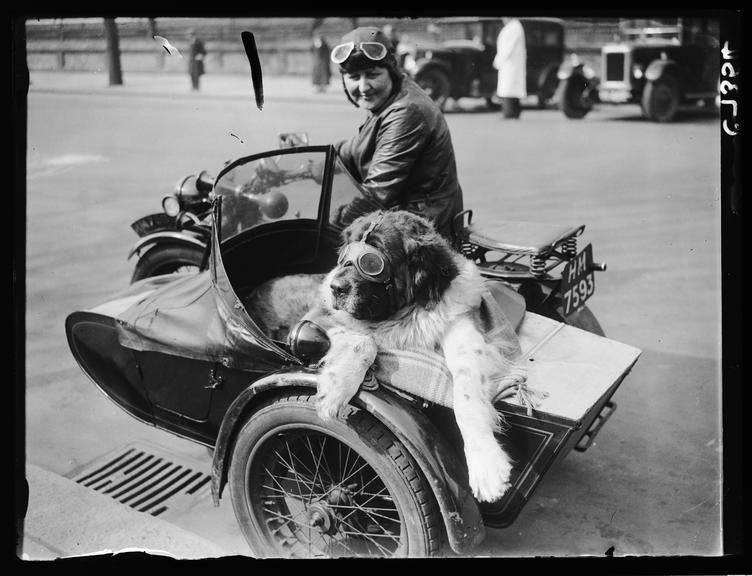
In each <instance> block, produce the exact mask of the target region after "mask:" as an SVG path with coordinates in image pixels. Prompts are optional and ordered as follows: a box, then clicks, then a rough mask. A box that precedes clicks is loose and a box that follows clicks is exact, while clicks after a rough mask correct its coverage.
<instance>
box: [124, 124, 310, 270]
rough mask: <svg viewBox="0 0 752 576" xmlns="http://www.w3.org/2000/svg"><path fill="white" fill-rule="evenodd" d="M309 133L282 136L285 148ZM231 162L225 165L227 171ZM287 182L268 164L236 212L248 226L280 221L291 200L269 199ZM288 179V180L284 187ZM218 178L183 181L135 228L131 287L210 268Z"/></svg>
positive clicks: (194, 177)
mask: <svg viewBox="0 0 752 576" xmlns="http://www.w3.org/2000/svg"><path fill="white" fill-rule="evenodd" d="M307 143H308V135H307V134H305V133H283V134H280V135H279V146H280V148H291V147H295V146H304V145H306V144H307ZM227 164H229V162H226V163H225V166H226V165H227ZM279 177H282V175H281V174H279V173H278V171H277V170H276V166H275V165H274V161H273V159H272V158H269V159H266V160H264V161H262V162H261V163H260V164H259V166H258V174H257V177H256V179H255V180H254V181H253V182H248V183H246V189H245V190H243V191H242V194H241V195H235V196H233V198H235V199H236V201H238V202H241V203H242V208H243V209H242V211H241V210H240V207H239V209H238V210H236V213H237V214H243V215H244V218H245V223H246V226H249V225H251V224H253V223H255V222H263V221H268V220H274V219H276V218H279V217H280V216H281V215H283V214H284V212H285V211H286V210H287V206H286V204H285V201H286V199H285V198H284V197H283V196H280V195H279V194H271V195H265V191H266V190H268V189H269V188H270V187H272V186H273V185H274V182H273V181H274V180H275V179H276V178H279ZM283 181H284V177H282V181H281V182H280V184H282V183H283ZM213 186H214V177H213V176H212V175H211V174H210V173H209V172H208V171H207V170H203V171H201V172H199V173H198V174H191V175H188V176H185V177H183V178H181V179H180V180H179V181H178V182H177V184H176V185H175V190H174V192H173V193H172V194H169V195H167V196H165V197H163V198H162V212H156V213H153V214H148V215H146V216H143V217H141V218H139V219H138V220H136V221H135V222H133V223H132V224H131V228H132V229H133V231H134V232H135V233H136V234H137V235H138V237H139V239H138V241H137V242H136V243H135V245H134V246H133V248H132V249H131V251H130V253H129V254H128V259H129V260H130V259H131V258H133V257H134V256H136V257H137V260H136V265H135V267H134V270H133V274H132V275H131V282H136V281H138V280H143V279H144V278H150V277H152V276H159V275H160V274H172V273H176V272H191V271H193V272H197V271H198V270H200V269H201V268H202V266H205V265H206V256H207V247H208V244H209V232H210V228H211V206H212V190H213Z"/></svg>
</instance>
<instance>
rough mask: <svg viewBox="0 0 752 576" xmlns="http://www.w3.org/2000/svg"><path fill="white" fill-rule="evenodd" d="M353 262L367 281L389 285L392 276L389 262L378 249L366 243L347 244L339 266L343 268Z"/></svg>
mask: <svg viewBox="0 0 752 576" xmlns="http://www.w3.org/2000/svg"><path fill="white" fill-rule="evenodd" d="M347 262H351V263H352V264H353V265H354V266H355V269H356V270H357V271H358V274H360V275H361V276H362V277H363V278H364V279H365V280H369V281H371V282H378V283H380V284H388V283H389V282H391V279H392V275H391V270H390V266H389V261H388V260H387V259H386V258H385V257H384V255H383V254H382V253H381V252H380V251H379V250H378V249H377V248H374V247H373V246H371V245H370V244H366V243H365V242H350V243H349V244H347V245H346V246H345V247H344V249H343V250H342V253H341V254H340V255H339V258H338V259H337V264H338V265H340V266H342V265H344V264H346V263H347Z"/></svg>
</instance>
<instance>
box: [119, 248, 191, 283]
mask: <svg viewBox="0 0 752 576" xmlns="http://www.w3.org/2000/svg"><path fill="white" fill-rule="evenodd" d="M203 258H204V251H203V249H202V248H199V247H198V246H196V247H192V246H182V245H177V244H164V245H157V246H154V247H153V248H151V249H150V250H149V251H148V252H147V253H146V254H144V255H143V256H141V258H139V259H138V262H136V267H135V268H134V270H133V275H132V276H131V283H133V282H136V281H137V280H143V279H144V278H151V277H152V276H159V275H161V274H175V273H177V272H189V271H194V270H195V271H196V272H198V270H199V267H200V266H201V261H202V260H203Z"/></svg>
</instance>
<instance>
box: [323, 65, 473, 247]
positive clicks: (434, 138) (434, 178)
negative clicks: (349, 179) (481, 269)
mask: <svg viewBox="0 0 752 576" xmlns="http://www.w3.org/2000/svg"><path fill="white" fill-rule="evenodd" d="M335 149H336V150H337V153H338V154H339V156H340V158H341V159H342V162H343V163H344V165H345V166H346V167H347V169H348V171H349V172H350V173H351V174H352V175H353V177H354V178H355V179H356V180H358V181H359V182H360V184H361V185H362V188H363V189H364V191H365V193H366V194H367V195H369V196H370V197H371V198H372V199H374V200H376V201H377V202H379V203H380V204H381V205H383V206H384V207H385V208H394V207H398V208H401V209H405V210H409V211H410V212H414V213H416V214H420V215H422V216H425V217H427V218H428V219H429V220H431V221H433V223H434V225H435V226H436V229H437V230H438V231H439V232H440V233H441V234H442V235H444V236H445V237H447V238H450V239H451V224H452V219H453V217H454V216H455V215H456V214H457V213H459V212H461V211H462V209H463V203H462V189H461V187H460V184H459V181H458V179H457V166H456V162H455V157H454V148H453V146H452V139H451V136H450V134H449V127H448V126H447V123H446V120H445V118H444V115H443V113H442V112H441V110H440V109H439V108H438V107H437V106H436V104H434V102H433V101H432V100H431V99H430V97H429V96H428V95H427V94H426V93H425V92H424V91H423V89H422V88H421V87H420V86H418V84H417V83H416V82H415V81H414V80H413V79H412V78H409V77H408V76H403V81H402V86H401V88H400V90H399V91H397V92H396V94H393V95H392V96H391V97H390V98H389V99H388V100H387V101H386V103H385V104H384V106H382V107H381V109H379V110H376V111H374V112H372V113H371V114H369V116H368V118H367V119H366V121H365V122H364V123H363V124H362V125H361V126H360V128H359V129H358V133H357V134H356V135H355V136H353V137H352V138H350V139H349V140H345V141H342V142H339V143H337V144H335Z"/></svg>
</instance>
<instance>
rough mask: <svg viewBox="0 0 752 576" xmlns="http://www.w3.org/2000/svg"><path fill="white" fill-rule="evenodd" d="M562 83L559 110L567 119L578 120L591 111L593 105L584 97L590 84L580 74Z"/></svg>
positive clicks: (587, 97)
mask: <svg viewBox="0 0 752 576" xmlns="http://www.w3.org/2000/svg"><path fill="white" fill-rule="evenodd" d="M562 82H564V85H563V87H562V88H561V89H562V94H561V98H560V102H561V109H562V111H563V112H564V115H565V116H566V117H567V118H570V119H572V120H580V119H582V118H584V117H585V116H587V114H588V112H590V110H592V109H593V103H592V101H591V100H590V98H589V96H587V95H586V93H587V91H588V88H589V87H590V82H589V81H588V79H587V78H585V77H584V76H582V75H581V74H574V75H573V76H570V77H569V78H567V79H566V80H562Z"/></svg>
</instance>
